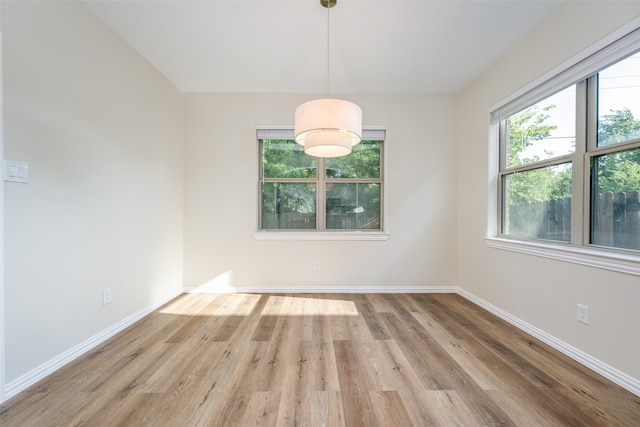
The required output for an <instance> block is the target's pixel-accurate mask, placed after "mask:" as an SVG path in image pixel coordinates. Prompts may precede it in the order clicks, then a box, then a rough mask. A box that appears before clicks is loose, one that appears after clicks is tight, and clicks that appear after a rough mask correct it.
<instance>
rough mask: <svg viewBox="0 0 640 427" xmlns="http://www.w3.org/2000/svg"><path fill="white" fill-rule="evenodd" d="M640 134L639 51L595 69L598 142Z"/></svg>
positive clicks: (601, 144) (624, 138)
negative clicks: (596, 73)
mask: <svg viewBox="0 0 640 427" xmlns="http://www.w3.org/2000/svg"><path fill="white" fill-rule="evenodd" d="M638 138H640V53H636V54H635V55H633V56H630V57H628V58H627V59H625V60H622V61H620V62H618V63H617V64H615V65H613V66H611V67H609V68H607V69H606V70H602V71H600V72H599V73H598V146H605V145H611V144H615V143H617V142H624V141H629V140H632V139H638Z"/></svg>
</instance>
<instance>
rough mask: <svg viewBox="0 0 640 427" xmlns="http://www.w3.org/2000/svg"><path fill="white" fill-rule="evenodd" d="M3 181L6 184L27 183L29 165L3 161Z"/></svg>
mask: <svg viewBox="0 0 640 427" xmlns="http://www.w3.org/2000/svg"><path fill="white" fill-rule="evenodd" d="M4 180H5V181H7V182H22V183H28V182H29V164H28V163H25V162H16V161H15V160H5V161H4Z"/></svg>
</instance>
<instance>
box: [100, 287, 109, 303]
mask: <svg viewBox="0 0 640 427" xmlns="http://www.w3.org/2000/svg"><path fill="white" fill-rule="evenodd" d="M110 302H111V288H106V289H103V290H102V305H107V304H109V303H110Z"/></svg>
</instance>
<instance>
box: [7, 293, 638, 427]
mask: <svg viewBox="0 0 640 427" xmlns="http://www.w3.org/2000/svg"><path fill="white" fill-rule="evenodd" d="M0 425H2V426H3V427H11V426H21V427H24V426H364V427H371V426H403V427H404V426H488V425H489V426H493V425H502V426H516V425H517V426H639V425H640V397H637V396H635V395H633V394H631V393H629V392H627V391H625V390H623V389H621V388H620V387H618V386H616V385H615V384H613V383H611V382H609V381H608V380H606V379H604V378H602V377H600V376H599V375H597V374H595V373H593V372H592V371H590V370H588V369H586V368H584V367H583V366H581V365H579V364H577V363H576V362H574V361H572V360H570V359H569V358H567V357H565V356H563V355H562V354H560V353H558V352H557V351H555V350H553V349H551V348H550V347H548V346H546V345H544V344H543V343H541V342H539V341H537V340H536V339H533V338H531V337H530V336H528V335H526V334H524V333H523V332H521V331H519V330H517V329H516V328H514V327H512V326H510V325H509V324H507V323H505V322H503V321H502V320H500V319H498V318H497V317H495V316H493V315H491V314H490V313H488V312H486V311H484V310H483V309H481V308H479V307H477V306H475V305H473V304H472V303H470V302H468V301H467V300H465V299H463V298H462V297H460V296H457V295H454V294H368V295H365V294H337V295H336V294H286V295H284V294H263V295H256V294H228V295H207V294H185V295H182V296H181V297H179V298H177V299H175V300H173V301H172V302H170V303H169V304H167V305H165V306H164V307H162V308H161V309H159V310H157V311H155V312H154V313H152V314H151V315H149V316H147V317H145V318H144V319H142V320H141V321H139V322H138V323H137V324H135V325H133V326H131V327H130V328H128V329H126V330H125V331H123V332H121V333H120V334H118V335H117V336H116V337H114V338H112V339H110V340H109V341H108V342H106V343H104V344H103V345H101V346H99V348H96V349H94V350H93V351H91V352H90V353H88V354H86V355H84V356H83V357H81V358H79V359H78V360H76V361H74V362H72V363H71V364H69V365H67V366H65V367H64V368H62V369H60V370H59V371H57V372H56V373H54V374H53V375H51V376H50V377H48V378H46V379H44V380H43V381H41V382H40V383H38V384H36V385H34V386H33V387H31V388H30V389H28V390H26V391H25V392H23V393H21V394H19V395H18V396H15V397H14V398H12V399H10V400H9V401H7V402H5V404H3V405H2V407H1V409H0Z"/></svg>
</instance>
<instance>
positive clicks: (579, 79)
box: [492, 30, 640, 251]
mask: <svg viewBox="0 0 640 427" xmlns="http://www.w3.org/2000/svg"><path fill="white" fill-rule="evenodd" d="M639 42H640V30H636V31H634V32H633V33H630V34H629V35H627V36H626V37H624V38H623V39H620V40H619V41H617V42H615V43H614V44H612V45H610V46H608V47H607V48H605V49H603V50H601V51H599V52H596V54H594V55H592V56H591V57H589V58H587V59H585V60H583V61H581V62H579V63H577V64H576V65H574V66H573V67H570V68H569V69H567V70H565V71H564V72H562V73H561V74H559V75H558V76H556V77H554V78H552V79H550V80H549V81H547V82H545V83H543V84H541V85H540V86H539V87H536V88H534V89H532V90H531V91H529V92H527V93H525V94H523V95H522V96H520V97H518V98H516V99H514V100H512V101H510V102H508V103H507V104H505V105H503V106H502V107H501V108H500V109H498V110H495V111H493V112H492V121H493V123H497V124H499V132H498V135H499V142H500V151H499V152H500V160H499V173H498V178H499V179H498V199H499V207H498V212H499V214H498V216H499V218H498V234H499V235H500V236H503V237H508V238H513V239H520V240H530V239H535V240H544V241H554V242H561V243H567V244H569V245H571V246H574V247H579V248H585V247H598V248H600V249H605V248H608V249H614V250H632V251H640V203H639V200H638V195H639V194H640V49H639V48H638V46H640V44H639Z"/></svg>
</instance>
